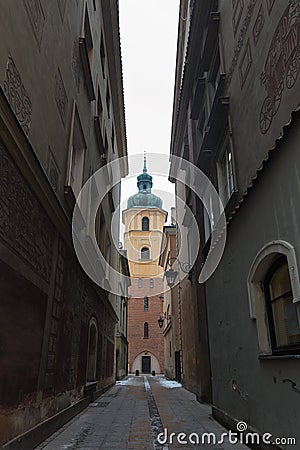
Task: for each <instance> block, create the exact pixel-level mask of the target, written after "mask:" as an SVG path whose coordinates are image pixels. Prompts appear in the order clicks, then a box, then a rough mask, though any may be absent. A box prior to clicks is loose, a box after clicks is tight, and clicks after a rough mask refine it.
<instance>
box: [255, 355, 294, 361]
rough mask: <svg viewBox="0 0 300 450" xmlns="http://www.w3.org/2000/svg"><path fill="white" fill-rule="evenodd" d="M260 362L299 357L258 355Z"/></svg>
mask: <svg viewBox="0 0 300 450" xmlns="http://www.w3.org/2000/svg"><path fill="white" fill-rule="evenodd" d="M258 359H259V360H260V361H263V360H265V359H266V360H269V359H300V355H259V357H258Z"/></svg>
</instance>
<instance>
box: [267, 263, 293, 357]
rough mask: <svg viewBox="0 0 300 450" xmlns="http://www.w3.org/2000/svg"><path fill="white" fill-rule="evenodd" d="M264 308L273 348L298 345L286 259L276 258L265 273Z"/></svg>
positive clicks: (279, 348)
mask: <svg viewBox="0 0 300 450" xmlns="http://www.w3.org/2000/svg"><path fill="white" fill-rule="evenodd" d="M264 288H265V296H266V308H267V315H268V321H269V328H270V337H271V344H272V347H273V350H275V351H276V350H277V351H280V350H284V349H285V348H286V347H290V346H296V345H298V346H299V345H300V329H299V323H298V317H297V309H296V305H295V303H293V293H292V287H291V280H290V274H289V268H288V264H287V259H286V257H285V256H283V257H281V258H279V259H277V260H276V261H275V262H274V263H273V265H272V266H271V268H270V269H269V271H268V272H267V274H266V277H265V282H264Z"/></svg>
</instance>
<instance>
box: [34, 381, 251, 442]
mask: <svg viewBox="0 0 300 450" xmlns="http://www.w3.org/2000/svg"><path fill="white" fill-rule="evenodd" d="M210 414H211V408H210V407H209V406H207V405H204V404H201V403H199V402H197V400H196V397H195V395H194V394H192V393H191V392H189V391H187V390H186V389H184V388H183V387H181V385H180V384H179V383H177V382H176V381H169V380H167V379H166V378H165V377H162V376H158V377H151V376H139V377H128V378H126V379H124V380H122V381H117V383H116V385H115V386H114V387H112V388H111V389H110V390H108V391H107V392H106V393H105V394H104V395H102V396H101V397H99V398H98V399H97V400H95V401H94V402H93V403H91V404H90V405H89V407H88V408H87V409H85V410H84V411H83V412H82V413H81V414H80V415H78V416H76V417H75V418H74V419H73V420H71V421H70V422H69V423H67V424H66V425H65V426H64V427H62V428H61V429H60V430H59V431H57V432H56V433H55V434H53V435H52V436H51V437H50V438H49V439H47V440H46V441H45V442H44V443H43V444H41V445H39V446H38V447H36V450H42V449H43V450H78V449H86V450H88V449H91V450H92V449H104V448H106V449H110V450H125V449H139V450H142V449H144V450H150V449H153V448H154V449H155V450H158V449H162V450H167V449H168V448H170V449H173V448H174V449H175V448H186V449H189V448H195V447H199V446H201V448H204V449H223V450H227V449H229V448H230V449H231V448H234V449H236V450H240V449H246V448H248V447H246V446H245V445H242V444H238V445H237V444H235V445H232V444H230V443H229V441H228V438H226V437H225V438H224V442H223V443H221V440H222V437H221V436H222V433H226V430H225V428H223V427H222V426H221V425H220V424H219V423H218V422H216V421H215V420H214V419H213V418H212V417H211V415H210ZM160 433H163V434H162V435H161V436H160V438H159V439H157V438H158V436H159V435H160ZM172 433H174V434H175V433H176V434H175V435H174V434H173V435H172ZM180 433H185V435H186V436H183V435H180ZM197 439H199V441H197ZM165 441H167V442H165ZM218 442H219V443H218Z"/></svg>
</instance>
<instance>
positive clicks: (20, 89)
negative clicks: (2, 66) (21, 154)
mask: <svg viewBox="0 0 300 450" xmlns="http://www.w3.org/2000/svg"><path fill="white" fill-rule="evenodd" d="M3 89H4V93H5V95H6V97H7V100H8V101H9V103H10V106H11V107H12V109H13V111H14V113H15V114H16V116H17V119H18V121H19V122H20V125H21V127H22V128H23V130H24V132H25V133H26V134H28V133H29V128H30V123H31V113H32V105H31V101H30V99H29V97H28V95H27V92H26V90H25V87H24V85H23V83H22V80H21V76H20V73H19V72H18V69H17V68H16V66H15V63H14V61H13V59H12V58H11V57H10V56H9V58H8V61H7V66H6V72H5V80H4V83H3Z"/></svg>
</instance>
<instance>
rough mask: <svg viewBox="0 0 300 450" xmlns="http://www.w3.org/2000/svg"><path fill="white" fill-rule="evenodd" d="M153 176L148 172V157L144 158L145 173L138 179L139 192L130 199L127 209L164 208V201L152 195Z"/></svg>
mask: <svg viewBox="0 0 300 450" xmlns="http://www.w3.org/2000/svg"><path fill="white" fill-rule="evenodd" d="M152 186H153V182H152V176H151V175H149V173H148V172H147V165H146V157H144V168H143V173H141V174H140V175H139V176H138V177H137V187H138V188H139V192H138V193H137V194H134V195H132V196H131V197H129V199H128V201H127V208H134V207H137V208H162V199H161V198H160V197H158V196H157V195H155V194H152V192H151V188H152Z"/></svg>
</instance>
